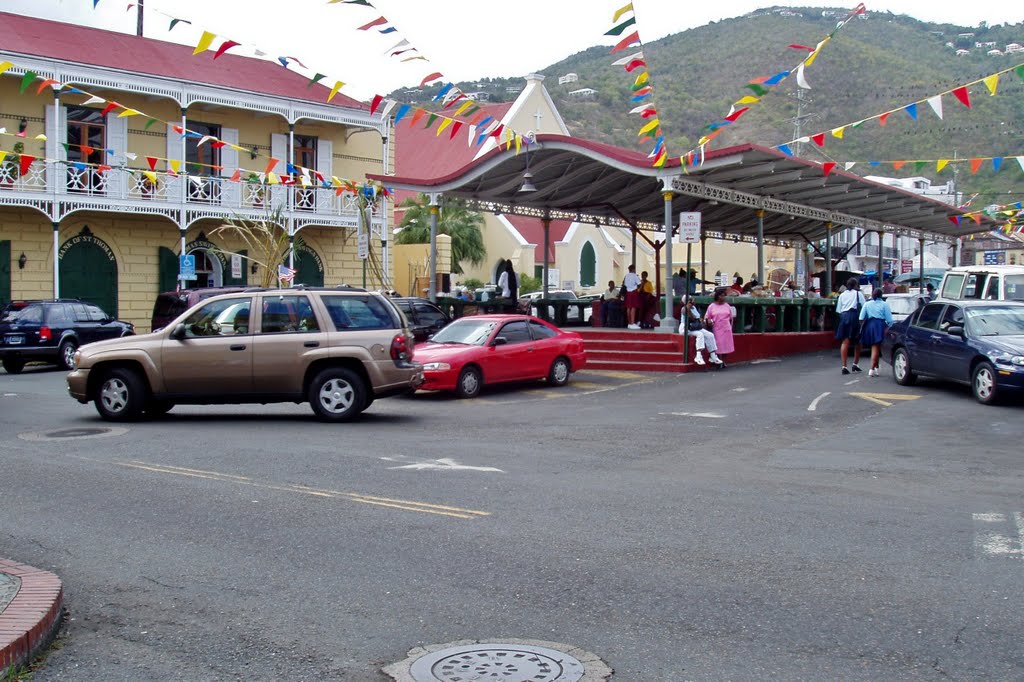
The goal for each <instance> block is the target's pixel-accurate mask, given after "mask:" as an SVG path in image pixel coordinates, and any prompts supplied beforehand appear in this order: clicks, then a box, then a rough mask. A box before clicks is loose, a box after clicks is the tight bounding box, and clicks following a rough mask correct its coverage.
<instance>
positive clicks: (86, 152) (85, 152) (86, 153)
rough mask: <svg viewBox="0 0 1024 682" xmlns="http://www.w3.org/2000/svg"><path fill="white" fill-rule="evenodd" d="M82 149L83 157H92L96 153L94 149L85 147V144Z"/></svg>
mask: <svg viewBox="0 0 1024 682" xmlns="http://www.w3.org/2000/svg"><path fill="white" fill-rule="evenodd" d="M80 149H81V150H82V155H83V156H92V153H93V152H94V151H96V150H95V149H93V148H92V147H89V146H87V145H84V144H83V145H82V146H81V147H80Z"/></svg>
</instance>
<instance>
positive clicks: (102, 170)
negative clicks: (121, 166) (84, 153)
mask: <svg viewBox="0 0 1024 682" xmlns="http://www.w3.org/2000/svg"><path fill="white" fill-rule="evenodd" d="M108 170H110V166H104V165H103V164H100V165H99V166H96V172H97V173H106V172H107V171H108Z"/></svg>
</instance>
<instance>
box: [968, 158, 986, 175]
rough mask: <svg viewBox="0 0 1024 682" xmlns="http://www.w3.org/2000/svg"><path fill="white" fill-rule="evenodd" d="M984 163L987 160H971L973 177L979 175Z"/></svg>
mask: <svg viewBox="0 0 1024 682" xmlns="http://www.w3.org/2000/svg"><path fill="white" fill-rule="evenodd" d="M984 162H985V159H971V175H974V174H975V173H977V172H978V169H979V168H981V164H983V163H984Z"/></svg>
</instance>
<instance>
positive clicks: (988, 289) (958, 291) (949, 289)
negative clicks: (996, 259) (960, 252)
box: [937, 265, 1024, 301]
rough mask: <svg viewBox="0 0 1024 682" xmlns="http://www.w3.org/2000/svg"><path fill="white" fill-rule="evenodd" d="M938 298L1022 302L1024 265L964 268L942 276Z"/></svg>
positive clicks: (955, 269)
mask: <svg viewBox="0 0 1024 682" xmlns="http://www.w3.org/2000/svg"><path fill="white" fill-rule="evenodd" d="M937 293H938V297H939V298H945V299H949V300H970V299H981V300H988V301H1024V265H963V266H959V267H955V268H950V269H949V270H947V271H946V274H944V275H943V276H942V284H941V285H940V286H939V290H938V292H937Z"/></svg>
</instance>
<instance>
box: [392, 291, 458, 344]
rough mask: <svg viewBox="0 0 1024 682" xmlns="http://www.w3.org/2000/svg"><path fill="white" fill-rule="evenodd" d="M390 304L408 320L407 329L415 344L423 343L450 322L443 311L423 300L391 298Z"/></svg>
mask: <svg viewBox="0 0 1024 682" xmlns="http://www.w3.org/2000/svg"><path fill="white" fill-rule="evenodd" d="M391 302H392V303H394V304H395V305H396V306H398V309H399V310H401V311H402V312H403V313H404V314H405V318H406V319H407V320H409V329H410V331H412V335H413V336H414V337H415V338H416V343H423V342H424V341H426V340H427V338H428V337H429V336H430V335H431V334H433V333H435V332H437V331H440V330H441V329H444V328H445V327H446V326H447V325H448V323H449V322H451V321H452V320H451V318H450V317H448V315H447V314H446V313H445V312H444V311H443V310H441V309H440V308H439V307H437V306H436V305H434V304H433V303H431V302H430V301H429V300H428V299H425V298H392V299H391Z"/></svg>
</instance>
